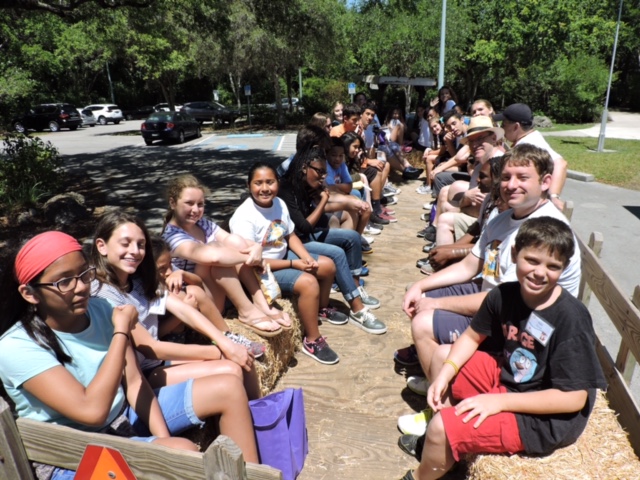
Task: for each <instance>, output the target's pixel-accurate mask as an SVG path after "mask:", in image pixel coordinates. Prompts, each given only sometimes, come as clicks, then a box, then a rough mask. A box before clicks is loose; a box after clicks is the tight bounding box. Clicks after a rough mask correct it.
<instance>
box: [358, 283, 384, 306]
mask: <svg viewBox="0 0 640 480" xmlns="http://www.w3.org/2000/svg"><path fill="white" fill-rule="evenodd" d="M358 292H360V299H361V300H362V303H363V304H364V306H365V307H367V308H369V309H370V310H375V309H376V308H380V300H378V299H377V298H376V297H372V296H371V295H369V294H368V293H367V291H366V290H365V289H364V287H358Z"/></svg>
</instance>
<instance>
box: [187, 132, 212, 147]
mask: <svg viewBox="0 0 640 480" xmlns="http://www.w3.org/2000/svg"><path fill="white" fill-rule="evenodd" d="M215 136H216V134H215V133H214V134H213V135H209V136H208V137H205V138H203V139H202V140H200V141H199V142H197V143H194V144H193V145H192V146H193V147H196V146H198V145H200V144H202V143H205V142H208V141H209V140H210V139H211V137H215Z"/></svg>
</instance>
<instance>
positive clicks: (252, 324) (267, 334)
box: [238, 315, 282, 338]
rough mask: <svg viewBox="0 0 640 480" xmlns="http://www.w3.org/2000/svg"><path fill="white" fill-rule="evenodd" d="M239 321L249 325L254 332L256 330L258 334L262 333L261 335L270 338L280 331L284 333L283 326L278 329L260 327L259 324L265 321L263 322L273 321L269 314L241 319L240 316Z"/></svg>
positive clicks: (246, 325)
mask: <svg viewBox="0 0 640 480" xmlns="http://www.w3.org/2000/svg"><path fill="white" fill-rule="evenodd" d="M238 321H239V322H240V323H241V324H242V325H244V326H245V327H247V328H248V329H249V330H252V331H253V332H255V333H257V334H258V335H260V336H261V337H266V338H270V337H275V336H276V335H279V334H280V333H282V328H281V327H278V328H277V329H276V330H263V329H261V328H258V325H259V324H261V323H263V322H273V321H274V320H273V319H272V318H271V317H269V316H268V315H267V316H266V317H261V318H254V319H253V320H241V319H240V318H238ZM276 323H277V322H276Z"/></svg>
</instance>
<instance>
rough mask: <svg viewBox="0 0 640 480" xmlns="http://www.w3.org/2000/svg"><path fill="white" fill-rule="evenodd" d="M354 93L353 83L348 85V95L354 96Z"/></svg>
mask: <svg viewBox="0 0 640 480" xmlns="http://www.w3.org/2000/svg"><path fill="white" fill-rule="evenodd" d="M355 93H356V84H355V83H350V84H349V95H355Z"/></svg>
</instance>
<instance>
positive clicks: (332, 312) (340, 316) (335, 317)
mask: <svg viewBox="0 0 640 480" xmlns="http://www.w3.org/2000/svg"><path fill="white" fill-rule="evenodd" d="M318 320H321V321H322V320H326V321H327V322H329V323H331V324H333V325H344V324H345V323H347V322H349V317H348V316H347V315H345V314H344V313H342V312H339V311H338V310H337V309H335V308H333V307H324V308H321V309H320V311H319V312H318Z"/></svg>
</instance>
